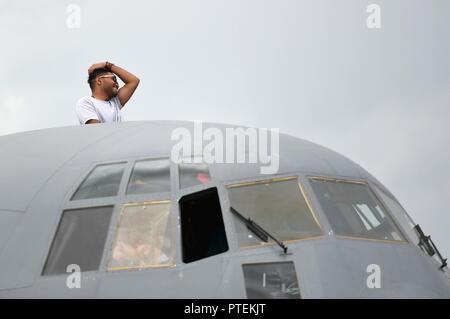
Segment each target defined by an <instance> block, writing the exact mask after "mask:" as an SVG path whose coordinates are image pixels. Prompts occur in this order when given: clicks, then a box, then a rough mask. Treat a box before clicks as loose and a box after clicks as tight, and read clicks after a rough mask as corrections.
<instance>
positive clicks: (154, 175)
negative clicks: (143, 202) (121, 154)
mask: <svg viewBox="0 0 450 319" xmlns="http://www.w3.org/2000/svg"><path fill="white" fill-rule="evenodd" d="M163 192H170V161H169V160H168V159H160V160H145V161H138V162H136V164H135V165H134V168H133V172H132V174H131V177H130V181H129V183H128V187H127V195H137V194H152V193H163Z"/></svg>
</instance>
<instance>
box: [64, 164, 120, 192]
mask: <svg viewBox="0 0 450 319" xmlns="http://www.w3.org/2000/svg"><path fill="white" fill-rule="evenodd" d="M125 165H126V163H116V164H107V165H99V166H97V167H95V168H94V169H93V170H92V172H91V173H90V174H89V175H88V176H87V177H86V179H85V180H84V181H83V183H82V184H81V185H80V186H79V187H78V189H77V191H76V192H75V194H74V195H73V196H72V199H71V200H80V199H90V198H101V197H110V196H116V195H117V192H118V191H119V186H120V182H121V180H122V175H123V171H124V169H125Z"/></svg>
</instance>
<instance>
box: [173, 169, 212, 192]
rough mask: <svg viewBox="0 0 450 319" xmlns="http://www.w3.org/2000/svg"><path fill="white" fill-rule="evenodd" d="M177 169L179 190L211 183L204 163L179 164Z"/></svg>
mask: <svg viewBox="0 0 450 319" xmlns="http://www.w3.org/2000/svg"><path fill="white" fill-rule="evenodd" d="M178 167H179V169H178V173H179V174H178V175H179V177H180V188H187V187H191V186H196V185H202V184H207V183H209V182H210V181H211V176H210V174H209V169H208V165H207V164H206V163H181V164H179V166H178Z"/></svg>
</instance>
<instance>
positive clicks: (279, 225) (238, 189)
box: [227, 177, 322, 247]
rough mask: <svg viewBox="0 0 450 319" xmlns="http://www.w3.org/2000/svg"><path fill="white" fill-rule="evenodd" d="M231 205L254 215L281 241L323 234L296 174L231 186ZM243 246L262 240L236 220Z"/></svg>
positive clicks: (246, 216) (239, 210)
mask: <svg viewBox="0 0 450 319" xmlns="http://www.w3.org/2000/svg"><path fill="white" fill-rule="evenodd" d="M227 188H228V194H229V198H230V205H231V207H233V208H234V209H236V210H237V211H238V212H239V213H240V214H241V215H243V216H244V217H245V218H251V219H252V220H254V221H255V222H256V223H257V224H259V225H260V226H261V227H262V228H264V229H265V230H266V231H268V232H269V233H271V234H272V235H273V236H274V237H276V238H277V239H279V240H282V241H287V240H298V239H304V238H308V237H316V236H320V235H322V230H321V228H320V226H319V223H318V221H317V219H316V218H315V216H314V213H313V212H312V209H311V208H310V206H309V204H308V202H307V201H306V199H305V197H304V196H303V194H302V189H301V188H300V185H299V183H298V179H297V178H296V177H289V178H282V179H275V180H266V181H258V182H250V183H243V184H236V185H229V186H228V187H227ZM235 225H236V231H237V234H238V241H239V245H240V246H241V247H244V246H254V245H259V244H261V243H262V242H261V240H260V239H259V238H258V237H256V236H255V235H254V234H253V233H252V232H249V230H248V229H247V228H246V226H245V224H244V223H242V221H241V220H239V219H237V218H236V219H235Z"/></svg>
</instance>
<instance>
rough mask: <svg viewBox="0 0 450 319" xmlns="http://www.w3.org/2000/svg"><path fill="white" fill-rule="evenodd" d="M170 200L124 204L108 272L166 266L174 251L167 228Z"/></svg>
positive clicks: (170, 263)
mask: <svg viewBox="0 0 450 319" xmlns="http://www.w3.org/2000/svg"><path fill="white" fill-rule="evenodd" d="M170 206H171V205H170V201H155V202H148V203H133V204H126V205H124V207H123V209H122V211H121V214H120V219H119V223H118V227H117V232H116V237H115V241H114V245H113V249H112V254H111V261H110V263H109V267H108V270H110V271H111V270H122V269H135V268H138V269H142V268H154V267H162V266H164V267H167V266H171V265H173V264H174V257H175V251H174V246H173V240H172V236H171V227H169V226H170V222H169V221H170V218H169V216H170Z"/></svg>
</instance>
